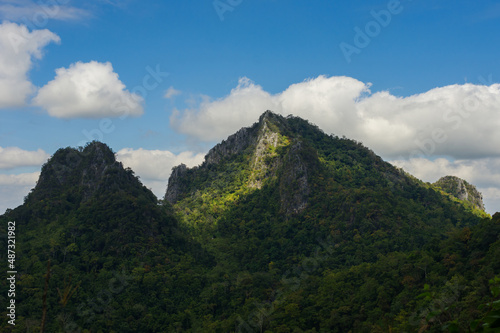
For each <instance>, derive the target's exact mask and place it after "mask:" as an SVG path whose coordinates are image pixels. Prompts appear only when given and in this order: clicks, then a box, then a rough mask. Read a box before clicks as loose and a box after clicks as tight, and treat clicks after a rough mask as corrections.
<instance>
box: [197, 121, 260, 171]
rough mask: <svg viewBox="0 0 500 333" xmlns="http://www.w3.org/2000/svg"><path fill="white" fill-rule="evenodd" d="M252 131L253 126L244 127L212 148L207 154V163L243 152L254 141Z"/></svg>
mask: <svg viewBox="0 0 500 333" xmlns="http://www.w3.org/2000/svg"><path fill="white" fill-rule="evenodd" d="M252 132H253V131H252V128H248V127H244V128H242V129H240V130H239V131H238V132H236V133H234V134H233V135H231V136H229V137H228V138H227V139H226V140H223V141H222V142H221V143H219V144H217V145H216V146H215V147H213V148H212V149H210V151H209V152H208V154H207V156H205V163H206V164H207V165H210V164H217V163H219V162H220V161H221V160H222V159H224V158H227V157H230V156H232V155H236V154H238V153H241V152H242V151H243V150H245V149H246V148H247V147H248V146H249V145H250V144H251V143H252V139H253V138H252V135H251V133H252Z"/></svg>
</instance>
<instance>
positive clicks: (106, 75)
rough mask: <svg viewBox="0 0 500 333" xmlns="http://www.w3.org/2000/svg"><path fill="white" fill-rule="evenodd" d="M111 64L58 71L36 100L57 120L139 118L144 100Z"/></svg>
mask: <svg viewBox="0 0 500 333" xmlns="http://www.w3.org/2000/svg"><path fill="white" fill-rule="evenodd" d="M125 88H126V87H125V85H124V84H123V83H122V82H121V81H120V80H119V78H118V74H116V73H115V72H114V71H113V66H112V65H111V63H109V62H106V63H100V62H97V61H91V62H88V63H83V62H77V63H75V64H72V65H71V66H70V67H69V68H59V69H57V70H56V77H55V79H54V80H52V81H50V82H49V83H47V85H45V86H44V87H42V88H40V90H39V92H38V95H37V96H36V97H35V98H34V99H33V102H34V104H35V105H38V106H41V107H43V108H44V109H46V110H47V111H48V113H49V115H51V116H53V117H57V118H101V117H123V116H139V115H141V114H142V113H143V107H142V103H143V98H142V97H141V96H140V95H138V94H135V93H131V92H129V91H128V90H126V89H125Z"/></svg>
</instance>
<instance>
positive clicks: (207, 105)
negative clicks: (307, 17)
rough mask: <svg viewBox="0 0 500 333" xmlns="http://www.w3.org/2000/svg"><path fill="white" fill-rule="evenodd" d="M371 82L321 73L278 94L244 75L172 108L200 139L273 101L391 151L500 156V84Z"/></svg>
mask: <svg viewBox="0 0 500 333" xmlns="http://www.w3.org/2000/svg"><path fill="white" fill-rule="evenodd" d="M370 86H371V84H369V83H363V82H361V81H358V80H356V79H353V78H349V77H325V76H319V77H317V78H314V79H308V80H306V81H304V82H301V83H297V84H293V85H291V86H289V87H288V88H287V89H286V90H284V91H283V92H281V93H278V94H274V95H273V94H270V93H268V92H266V91H265V90H264V89H263V88H262V87H261V86H259V85H256V84H255V83H253V82H251V81H250V80H249V79H247V78H242V79H240V81H239V84H238V86H237V87H236V88H234V89H233V90H231V92H230V94H229V95H227V96H225V97H224V98H220V99H216V100H211V99H205V100H204V101H202V102H201V103H200V104H199V105H197V106H196V107H194V108H190V109H185V110H182V111H180V110H174V112H173V114H172V116H171V118H170V123H171V126H172V127H173V128H175V129H176V130H177V131H178V132H181V133H184V134H187V135H190V136H192V137H194V138H196V139H198V140H203V141H219V140H221V139H224V138H226V137H227V136H228V135H230V134H231V133H233V132H235V131H236V130H238V129H239V128H241V127H243V126H249V125H251V124H252V123H253V122H255V121H256V119H258V117H259V115H260V114H261V113H263V112H264V111H265V110H268V109H270V110H273V111H275V112H277V113H280V114H283V115H288V114H293V115H295V116H299V117H302V118H305V119H308V120H309V121H311V122H312V123H314V124H316V125H318V126H319V127H320V128H321V129H323V130H324V131H325V132H327V133H332V134H335V135H339V136H342V135H345V136H347V137H349V138H352V139H356V140H359V141H362V142H363V143H365V144H366V145H367V146H369V147H370V148H372V149H373V150H374V151H375V152H376V153H377V154H380V155H382V156H384V157H386V158H410V157H422V156H423V157H428V156H440V155H446V156H450V157H452V158H481V157H487V156H492V155H493V156H500V146H499V145H498V142H500V131H498V128H499V126H500V84H492V85H490V86H485V85H473V84H464V85H450V86H446V87H440V88H435V89H432V90H429V91H427V92H425V93H422V94H418V95H413V96H409V97H397V96H394V95H392V94H391V93H389V92H387V91H383V92H377V93H371V91H370Z"/></svg>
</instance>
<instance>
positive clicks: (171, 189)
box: [165, 164, 188, 203]
mask: <svg viewBox="0 0 500 333" xmlns="http://www.w3.org/2000/svg"><path fill="white" fill-rule="evenodd" d="M187 171H188V167H187V166H186V165H185V164H181V165H178V166H176V167H174V168H173V169H172V173H171V174H170V177H169V178H168V187H167V193H166V194H165V200H166V201H168V202H170V203H175V202H177V200H179V198H180V196H181V195H182V193H184V192H185V185H184V181H183V179H184V176H185V175H186V174H187Z"/></svg>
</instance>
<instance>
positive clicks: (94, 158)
mask: <svg viewBox="0 0 500 333" xmlns="http://www.w3.org/2000/svg"><path fill="white" fill-rule="evenodd" d="M134 179H135V180H134ZM129 180H130V181H132V182H134V183H135V185H137V186H142V185H141V184H140V182H139V181H138V179H137V178H136V177H135V176H134V175H133V172H132V171H131V170H125V169H123V166H122V164H121V163H120V162H118V161H116V158H115V154H114V153H113V151H112V150H111V148H109V147H108V146H107V145H106V144H104V143H102V142H98V141H93V142H91V143H88V144H87V145H86V146H85V147H84V148H82V147H80V148H78V149H75V148H71V147H67V148H61V149H59V150H57V151H56V152H55V153H54V155H53V156H52V157H51V158H50V159H49V160H48V161H47V163H45V164H44V165H43V167H42V171H41V174H40V178H39V179H38V182H37V184H36V186H35V188H34V189H33V191H32V193H30V195H29V196H28V198H39V199H47V198H51V197H54V196H58V195H60V194H61V193H63V192H64V193H66V192H68V195H70V196H72V197H73V198H74V200H75V201H80V200H81V201H86V200H88V199H89V198H90V197H92V196H93V195H94V193H98V192H99V191H100V190H103V189H105V188H111V187H113V188H114V189H117V188H119V187H120V185H119V184H120V183H123V184H126V183H127V181H129ZM74 187H76V188H78V191H76V190H75V191H72V189H73V188H74ZM71 192H73V193H71Z"/></svg>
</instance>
